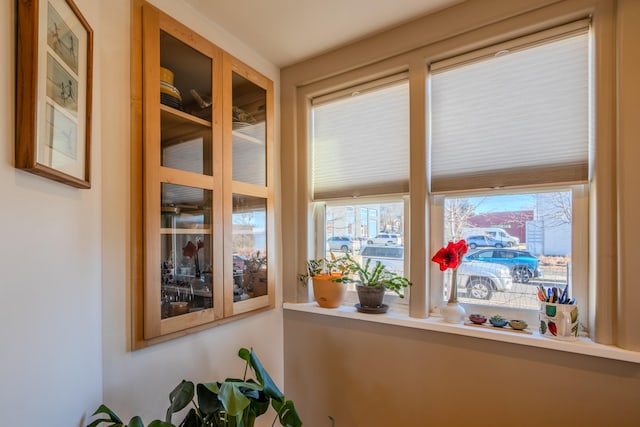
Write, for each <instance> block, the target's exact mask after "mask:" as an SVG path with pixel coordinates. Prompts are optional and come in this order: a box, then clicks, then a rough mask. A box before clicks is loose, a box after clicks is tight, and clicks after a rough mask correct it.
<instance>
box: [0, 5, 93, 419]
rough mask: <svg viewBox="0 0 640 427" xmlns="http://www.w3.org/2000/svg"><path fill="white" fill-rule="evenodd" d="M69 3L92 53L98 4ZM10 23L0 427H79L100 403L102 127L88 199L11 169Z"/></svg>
mask: <svg viewBox="0 0 640 427" xmlns="http://www.w3.org/2000/svg"><path fill="white" fill-rule="evenodd" d="M76 3H77V4H78V6H79V7H80V8H81V10H82V11H83V14H84V15H85V17H86V18H87V20H88V21H89V22H90V24H91V26H92V27H93V29H94V30H95V32H96V34H97V37H96V40H95V46H96V48H97V49H98V50H99V49H100V47H101V42H102V40H103V37H102V34H101V22H100V21H99V17H100V15H99V12H100V10H99V4H98V2H95V1H92V0H76ZM15 16H16V2H15V1H2V2H0V28H1V29H2V30H1V33H0V55H1V56H0V58H1V59H0V64H1V66H0V93H1V94H2V96H1V97H0V141H1V142H2V144H1V145H0V205H1V206H2V208H1V209H0V231H1V234H0V235H1V238H0V239H1V241H2V246H0V271H1V272H2V273H1V275H0V296H1V300H0V301H1V302H0V304H1V307H0V343H1V344H0V419H1V421H0V424H2V425H4V426H52V427H58V426H60V427H70V426H79V425H82V423H83V415H84V414H85V412H87V411H88V410H91V409H93V408H92V406H93V405H94V404H95V402H97V401H98V400H99V399H100V396H101V393H102V353H101V344H102V341H101V329H100V325H101V314H100V312H101V299H100V288H101V269H102V266H101V238H102V237H101V215H102V212H101V207H102V206H101V203H102V202H101V192H102V177H101V165H100V158H99V153H100V150H101V146H102V141H101V138H100V127H101V123H100V120H99V119H97V120H94V122H93V125H94V127H93V132H92V134H93V135H92V145H93V148H94V150H95V153H97V154H95V155H94V159H93V160H94V161H93V173H92V188H91V189H90V190H78V189H75V188H72V187H69V186H66V185H63V184H59V183H57V182H54V181H51V180H49V179H45V178H41V177H38V176H36V175H32V174H30V173H28V172H24V171H22V170H17V169H15V168H14V166H13V165H14V141H15V125H14V122H15V111H14V99H15V72H14V67H15V58H14V54H15V30H16V28H15ZM100 63H101V60H100V57H96V60H95V66H96V79H97V81H99V79H100V76H101V74H102V73H101V70H100ZM94 94H95V99H96V102H95V103H94V108H95V109H94V111H95V113H96V117H98V118H99V115H100V85H99V84H96V85H95V88H94Z"/></svg>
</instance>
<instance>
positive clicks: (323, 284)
mask: <svg viewBox="0 0 640 427" xmlns="http://www.w3.org/2000/svg"><path fill="white" fill-rule="evenodd" d="M340 276H341V274H340V273H331V275H328V274H317V275H315V276H313V277H312V278H311V283H313V297H314V298H315V300H316V302H317V303H318V305H319V306H320V307H323V308H336V307H340V304H342V300H343V299H344V290H345V285H344V283H340V282H334V281H333V279H337V278H338V277H340Z"/></svg>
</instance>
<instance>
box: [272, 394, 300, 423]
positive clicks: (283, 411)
mask: <svg viewBox="0 0 640 427" xmlns="http://www.w3.org/2000/svg"><path fill="white" fill-rule="evenodd" d="M271 406H273V409H275V410H276V412H277V413H278V419H279V420H280V424H282V425H283V426H285V427H301V426H302V420H301V419H300V417H299V416H298V412H297V411H296V407H295V405H294V404H293V401H291V400H287V401H286V402H284V403H282V402H279V401H277V400H273V401H272V402H271Z"/></svg>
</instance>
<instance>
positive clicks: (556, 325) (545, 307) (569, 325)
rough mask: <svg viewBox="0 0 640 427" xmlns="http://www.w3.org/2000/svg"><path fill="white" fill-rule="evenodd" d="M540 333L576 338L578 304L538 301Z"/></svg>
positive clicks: (561, 338)
mask: <svg viewBox="0 0 640 427" xmlns="http://www.w3.org/2000/svg"><path fill="white" fill-rule="evenodd" d="M539 317H540V334H541V335H543V336H546V337H550V338H555V339H560V340H565V341H572V340H576V339H578V306H577V305H574V304H556V303H551V302H541V303H540V312H539Z"/></svg>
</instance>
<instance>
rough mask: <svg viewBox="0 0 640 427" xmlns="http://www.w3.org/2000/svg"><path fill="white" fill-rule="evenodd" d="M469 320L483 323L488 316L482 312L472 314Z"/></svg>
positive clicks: (478, 323)
mask: <svg viewBox="0 0 640 427" xmlns="http://www.w3.org/2000/svg"><path fill="white" fill-rule="evenodd" d="M469 320H471V322H473V323H475V324H476V325H482V324H483V323H486V321H487V317H486V316H484V315H482V314H470V315H469Z"/></svg>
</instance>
